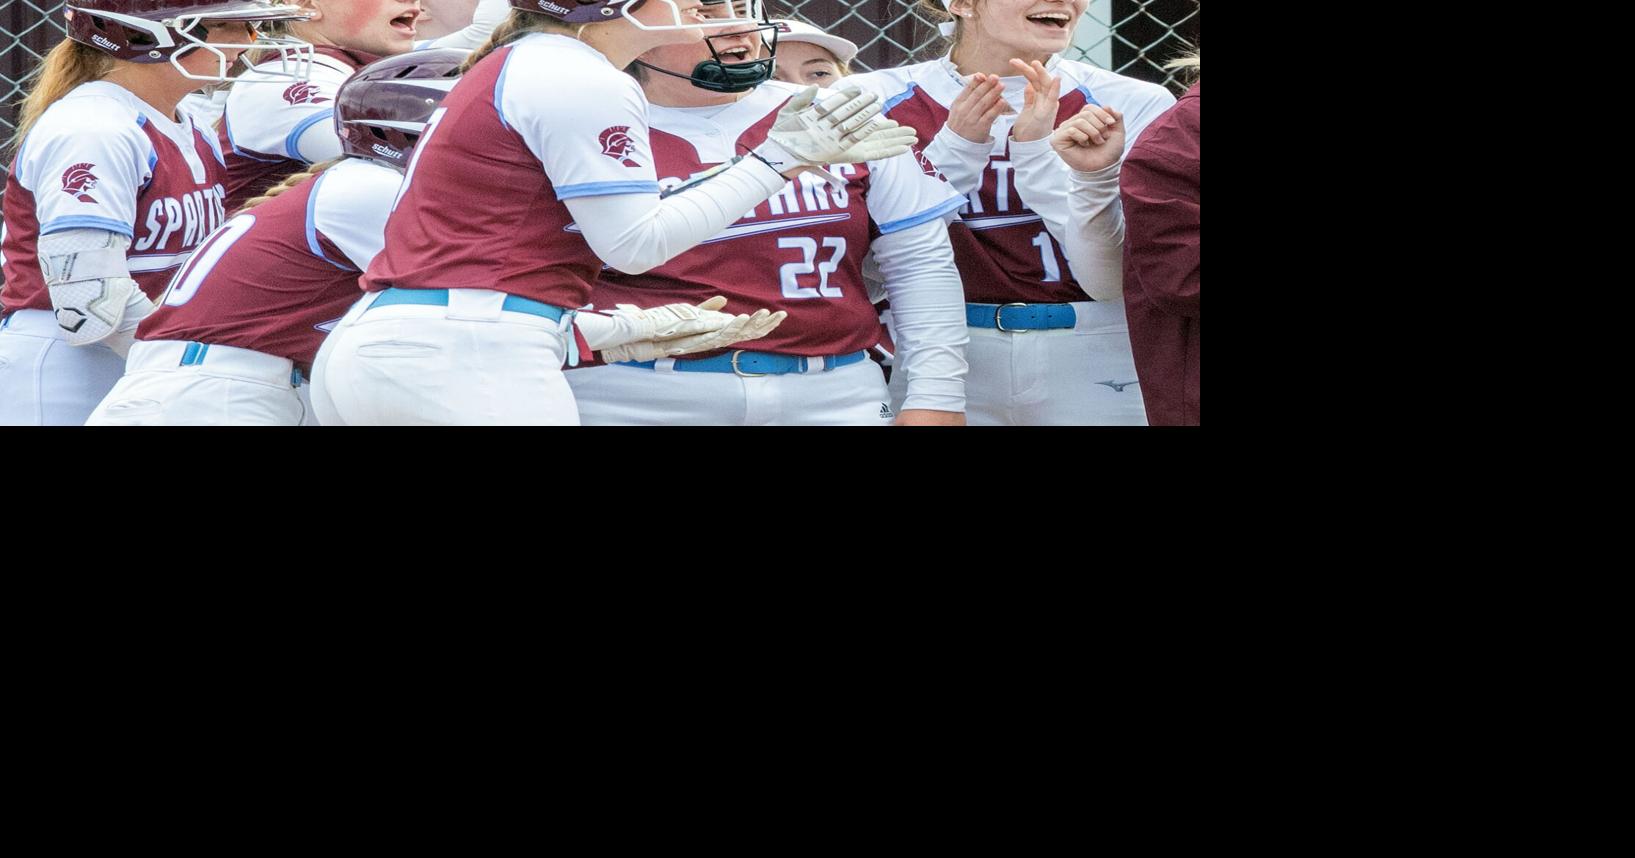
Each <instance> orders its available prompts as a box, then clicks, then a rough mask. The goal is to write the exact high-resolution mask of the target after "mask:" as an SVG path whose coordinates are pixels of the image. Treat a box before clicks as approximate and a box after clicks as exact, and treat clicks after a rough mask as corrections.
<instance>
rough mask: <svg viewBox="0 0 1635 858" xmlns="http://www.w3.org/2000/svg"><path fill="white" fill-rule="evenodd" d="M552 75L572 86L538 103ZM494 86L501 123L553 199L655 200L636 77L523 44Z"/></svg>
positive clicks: (565, 52) (567, 52)
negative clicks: (535, 163)
mask: <svg viewBox="0 0 1635 858" xmlns="http://www.w3.org/2000/svg"><path fill="white" fill-rule="evenodd" d="M536 38H537V37H536ZM552 48H555V49H554V50H553V49H552ZM587 50H588V49H587ZM557 76H565V77H566V79H568V80H571V81H572V85H571V86H568V87H564V88H562V89H559V90H555V91H553V92H552V93H551V97H550V98H548V99H547V98H541V97H540V91H539V88H538V81H540V80H546V79H549V78H551V77H557ZM497 88H498V89H499V96H498V98H497V99H496V105H497V107H498V109H499V113H500V121H501V122H502V123H504V124H505V125H507V126H508V127H510V128H512V129H514V130H515V131H516V132H517V134H518V135H519V136H520V137H521V138H522V141H523V143H524V144H525V145H527V147H528V150H529V151H530V152H532V153H533V154H534V157H535V158H538V159H539V163H540V164H542V165H543V166H544V168H545V175H546V176H548V177H550V180H551V185H552V186H553V188H554V189H555V191H556V197H557V199H559V200H564V201H566V200H570V199H573V198H575V197H582V196H595V195H600V194H638V193H639V194H653V195H657V194H658V192H659V182H658V174H657V173H655V172H654V170H653V148H652V145H651V144H650V143H649V142H648V133H647V98H646V97H645V96H644V95H642V91H641V85H640V84H638V83H636V79H635V78H632V77H631V76H630V75H627V74H625V73H623V72H621V71H618V70H617V69H614V68H613V67H612V66H610V65H607V63H605V62H602V63H600V64H599V65H597V64H593V63H592V61H590V60H589V59H588V58H586V57H584V56H582V55H576V54H575V52H574V50H573V49H572V48H563V47H561V46H556V45H546V46H544V47H543V48H542V47H541V46H540V45H539V44H537V43H528V42H525V43H523V44H522V45H519V46H518V47H517V48H516V49H515V50H514V51H513V53H512V54H511V55H510V57H508V58H507V60H506V66H505V68H504V70H503V71H501V73H500V79H499V82H498V84H497ZM581 225H583V224H581Z"/></svg>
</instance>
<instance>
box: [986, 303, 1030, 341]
mask: <svg viewBox="0 0 1635 858" xmlns="http://www.w3.org/2000/svg"><path fill="white" fill-rule="evenodd" d="M1026 306H1027V305H1026V304H1022V303H1016V304H1000V305H999V308H998V309H996V310H994V311H993V326H994V327H996V328H998V329H999V330H1001V331H1004V332H1005V333H1007V334H1031V333H1033V331H1032V329H1030V328H1007V327H1005V323H1004V322H1001V321H999V314H1000V313H1003V312H1005V308H1006V307H1026Z"/></svg>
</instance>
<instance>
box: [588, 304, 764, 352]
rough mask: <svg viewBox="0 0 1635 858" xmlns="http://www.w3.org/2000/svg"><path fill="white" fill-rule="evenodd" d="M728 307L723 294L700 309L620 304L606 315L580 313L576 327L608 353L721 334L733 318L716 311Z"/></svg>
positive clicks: (700, 306) (671, 305) (594, 348)
mask: <svg viewBox="0 0 1635 858" xmlns="http://www.w3.org/2000/svg"><path fill="white" fill-rule="evenodd" d="M726 305H727V299H725V298H723V297H721V296H719V295H717V296H716V297H714V298H711V299H710V300H708V301H705V302H704V303H702V304H699V305H697V306H693V305H692V304H665V305H664V306H662V307H649V308H647V309H645V310H644V309H642V308H640V307H636V306H634V305H632V304H620V305H618V306H617V307H616V308H614V309H613V310H612V311H611V312H609V313H607V314H606V315H598V314H594V313H580V314H579V315H578V317H577V318H576V319H575V324H576V325H578V326H579V330H580V332H582V333H583V334H584V335H585V342H586V343H588V344H589V345H590V347H591V349H593V350H595V351H606V350H607V349H610V348H613V347H616V346H622V345H624V344H625V343H629V342H635V341H637V340H667V339H672V338H674V337H684V336H688V335H691V334H702V333H706V332H709V331H718V330H720V329H722V328H724V327H726V326H727V325H728V324H730V323H731V322H732V319H733V317H732V316H730V315H728V314H726V313H718V312H716V311H717V310H719V309H720V308H722V307H725V306H726Z"/></svg>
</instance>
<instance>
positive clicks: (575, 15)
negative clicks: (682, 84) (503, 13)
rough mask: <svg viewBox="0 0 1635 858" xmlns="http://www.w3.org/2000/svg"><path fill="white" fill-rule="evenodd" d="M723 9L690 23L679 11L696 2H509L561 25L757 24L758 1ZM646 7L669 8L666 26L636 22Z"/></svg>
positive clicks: (729, 0) (736, 1) (729, 2)
mask: <svg viewBox="0 0 1635 858" xmlns="http://www.w3.org/2000/svg"><path fill="white" fill-rule="evenodd" d="M718 2H722V3H724V4H725V5H726V7H727V9H726V12H727V16H726V17H724V18H713V19H711V20H709V21H703V22H700V21H689V20H686V19H685V18H684V17H683V12H682V7H683V6H686V7H687V8H688V10H691V9H696V8H698V3H697V0H511V6H512V8H515V9H522V10H524V11H527V12H537V13H539V14H541V15H547V16H549V17H552V18H555V19H556V20H558V21H561V22H562V23H564V24H599V23H601V22H603V21H611V20H613V19H614V16H623V18H624V19H625V20H626V21H629V22H630V23H632V24H634V25H636V26H637V27H638V28H640V29H643V30H713V29H715V28H716V27H723V26H734V25H738V26H745V27H753V26H755V25H756V24H758V23H760V22H759V21H757V20H756V18H755V15H754V12H753V9H752V7H753V6H755V5H757V0H718ZM648 3H661V4H663V5H665V6H668V7H670V8H669V12H670V21H671V23H669V24H647V23H643V22H642V21H639V20H637V19H636V17H635V16H634V15H632V14H631V13H632V12H635V11H636V10H637V9H640V8H641V7H642V6H644V5H646V4H648Z"/></svg>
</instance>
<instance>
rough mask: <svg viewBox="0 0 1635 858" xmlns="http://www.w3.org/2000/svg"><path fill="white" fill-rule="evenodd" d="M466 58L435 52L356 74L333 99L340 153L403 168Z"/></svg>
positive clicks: (411, 54)
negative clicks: (341, 151)
mask: <svg viewBox="0 0 1635 858" xmlns="http://www.w3.org/2000/svg"><path fill="white" fill-rule="evenodd" d="M466 57H467V53H466V52H465V51H462V50H458V49H455V48H434V49H428V50H423V51H410V52H409V53H406V54H398V55H396V56H392V57H387V58H386V59H383V60H377V61H376V62H373V63H370V64H369V65H366V66H364V67H363V68H361V69H358V73H357V74H355V75H353V76H352V77H350V78H348V79H347V81H346V83H344V84H342V85H341V89H340V92H337V93H336V94H335V133H336V134H339V135H340V138H341V149H342V150H344V151H345V152H346V154H348V155H353V156H356V157H359V158H373V159H375V160H376V161H381V162H383V163H386V164H391V165H392V166H394V167H397V168H398V169H402V168H403V167H404V166H405V165H407V164H408V163H409V156H410V154H412V153H413V152H414V144H415V143H417V142H419V140H420V134H421V132H422V131H424V130H425V129H426V122H427V121H428V120H430V119H431V115H432V112H433V111H435V110H436V109H437V105H439V104H441V103H442V101H443V96H445V95H448V91H449V90H450V89H453V88H454V83H455V81H457V80H459V78H460V64H461V63H463V62H465V59H466Z"/></svg>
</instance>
